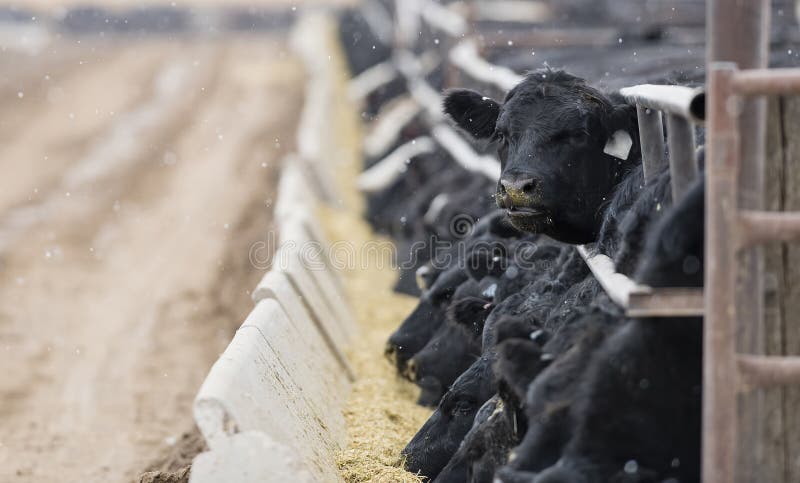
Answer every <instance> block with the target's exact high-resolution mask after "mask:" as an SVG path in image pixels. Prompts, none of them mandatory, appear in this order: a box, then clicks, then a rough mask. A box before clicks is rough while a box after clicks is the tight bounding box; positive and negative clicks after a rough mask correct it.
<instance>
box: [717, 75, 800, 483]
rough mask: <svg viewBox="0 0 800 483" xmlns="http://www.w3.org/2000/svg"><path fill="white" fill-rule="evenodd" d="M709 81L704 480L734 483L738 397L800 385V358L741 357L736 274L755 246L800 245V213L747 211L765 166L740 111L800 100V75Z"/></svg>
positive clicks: (728, 77) (757, 76)
mask: <svg viewBox="0 0 800 483" xmlns="http://www.w3.org/2000/svg"><path fill="white" fill-rule="evenodd" d="M709 79H710V83H709V94H710V98H709V124H708V127H709V131H708V139H709V142H708V159H709V162H708V163H707V179H708V183H707V191H706V207H707V208H706V209H707V215H706V216H707V221H706V223H707V224H706V259H707V261H706V264H707V265H706V283H705V285H706V293H707V297H706V302H705V303H706V319H705V338H704V357H705V372H704V398H703V400H704V418H705V420H704V426H705V431H704V442H703V468H704V470H703V474H704V481H707V482H719V483H723V482H726V483H727V482H731V481H733V480H734V478H735V474H736V473H735V461H736V460H735V458H736V453H737V447H736V443H737V441H738V440H739V436H740V435H739V429H738V427H737V426H738V424H737V423H738V420H739V411H738V409H737V406H738V405H737V397H738V395H739V394H741V393H746V392H748V391H750V390H752V389H755V388H760V387H770V386H777V385H786V384H798V383H800V357H779V356H761V355H752V354H741V353H740V350H739V349H737V331H738V330H739V327H740V324H741V318H740V315H741V314H739V313H738V311H739V310H740V308H739V307H740V306H739V304H737V299H736V297H737V293H739V292H738V291H737V286H736V284H737V282H736V279H737V271H736V270H732V269H731V267H736V266H738V265H739V258H740V256H741V255H742V253H743V251H744V250H745V249H747V248H749V247H751V246H753V245H755V244H761V243H765V242H768V241H773V240H775V241H797V240H800V212H777V213H776V212H767V211H759V210H752V209H744V208H743V207H742V206H741V204H740V202H739V190H740V189H741V188H740V177H741V176H742V171H743V170H742V163H743V161H748V162H751V163H760V162H761V158H756V159H746V158H744V157H743V155H742V154H743V153H742V144H741V143H742V138H743V133H742V132H741V127H740V123H739V116H740V115H741V110H740V109H736V108H735V106H736V105H737V104H739V103H740V102H741V100H742V99H741V96H743V95H747V96H757V95H764V94H769V95H779V94H784V93H800V69H775V70H768V69H758V70H743V71H738V70H737V68H736V64H734V63H731V62H715V63H712V64H711V66H710V70H709ZM748 135H750V134H749V133H748ZM749 295H750V297H754V296H759V295H760V294H759V293H755V294H749ZM731 382H735V384H731Z"/></svg>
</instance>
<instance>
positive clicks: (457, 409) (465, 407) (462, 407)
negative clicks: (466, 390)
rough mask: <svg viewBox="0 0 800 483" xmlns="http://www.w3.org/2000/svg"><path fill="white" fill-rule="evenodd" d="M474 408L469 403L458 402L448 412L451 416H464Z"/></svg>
mask: <svg viewBox="0 0 800 483" xmlns="http://www.w3.org/2000/svg"><path fill="white" fill-rule="evenodd" d="M474 407H475V405H474V404H472V402H471V401H458V402H457V403H455V405H454V406H453V409H451V410H450V415H451V416H454V417H455V416H465V415H467V414H469V413H471V412H472V409H473V408H474Z"/></svg>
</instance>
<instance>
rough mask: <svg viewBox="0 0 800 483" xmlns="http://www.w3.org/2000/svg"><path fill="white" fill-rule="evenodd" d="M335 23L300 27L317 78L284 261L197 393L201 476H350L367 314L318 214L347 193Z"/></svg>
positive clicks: (293, 188) (310, 21) (307, 21)
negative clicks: (347, 459)
mask: <svg viewBox="0 0 800 483" xmlns="http://www.w3.org/2000/svg"><path fill="white" fill-rule="evenodd" d="M327 22H330V19H328V20H325V18H324V17H319V16H313V17H303V18H301V20H300V21H299V22H298V25H297V26H296V27H295V32H294V33H293V36H292V38H293V45H294V48H295V49H296V50H297V52H298V53H299V54H300V56H301V57H302V58H303V60H304V61H305V62H306V65H307V71H308V73H309V76H310V78H309V82H308V86H307V90H306V105H305V106H304V109H303V114H302V116H301V122H300V127H299V132H298V150H299V154H297V155H290V156H287V157H286V158H285V159H284V165H283V172H282V173H281V180H280V182H279V187H278V189H279V193H278V199H277V201H276V204H275V212H274V222H275V223H274V224H275V227H276V230H277V234H278V236H277V240H276V241H277V247H274V248H275V249H276V252H275V254H274V256H273V266H272V269H271V270H270V271H269V272H268V273H267V274H266V275H265V276H264V278H263V279H262V280H261V282H260V283H259V284H258V286H257V287H256V289H255V291H254V292H253V301H254V302H255V308H254V309H253V311H252V312H251V313H250V315H249V316H248V317H247V319H246V320H245V321H244V323H243V324H242V326H241V327H240V328H239V330H238V331H237V332H236V334H235V336H234V337H233V340H232V341H231V343H230V344H229V345H228V348H227V349H226V350H225V352H224V353H223V354H222V356H220V358H219V359H218V360H217V362H216V363H215V364H214V366H213V367H212V368H211V371H210V372H209V374H208V376H207V378H206V380H205V382H204V383H203V385H202V387H201V388H200V391H199V393H198V395H197V397H196V399H195V402H194V408H193V409H194V417H195V422H196V423H197V426H198V427H199V428H200V431H201V433H202V434H203V437H204V438H205V440H206V442H207V443H208V446H209V451H208V452H205V453H202V454H200V455H198V456H197V457H195V459H194V462H193V466H192V472H191V477H190V481H191V482H192V483H210V482H223V481H224V482H232V483H246V482H285V481H299V482H311V481H340V480H341V477H340V475H339V472H338V470H337V467H336V462H335V455H336V453H337V451H339V450H340V449H341V445H342V444H343V443H344V441H345V437H346V429H345V423H344V417H343V414H342V411H341V409H342V407H343V406H344V404H345V402H346V398H347V395H348V393H349V390H350V383H351V382H352V381H353V379H354V373H353V370H352V368H351V367H350V365H349V363H348V361H347V359H346V357H345V351H346V349H347V348H348V346H349V344H350V343H351V341H352V339H353V337H354V336H355V334H356V323H355V319H354V317H353V315H352V313H351V312H350V309H349V305H348V301H347V300H346V297H345V291H344V286H343V284H342V281H341V279H340V278H339V274H338V271H337V270H336V268H335V267H334V265H333V263H332V260H331V257H330V254H329V252H328V250H329V248H330V244H329V243H328V242H327V240H326V239H325V237H324V236H323V234H322V232H321V230H320V229H319V226H318V222H317V221H316V217H315V215H314V208H315V206H316V203H318V202H319V200H323V201H327V202H331V203H336V202H337V194H336V190H335V187H334V186H333V183H330V180H331V179H333V177H332V174H331V173H332V167H331V165H330V162H329V161H330V160H328V159H325V157H326V156H328V155H329V152H330V146H332V143H331V136H332V131H333V130H332V129H330V123H331V119H330V118H331V116H332V114H333V111H332V109H331V108H330V100H331V99H332V97H331V96H332V95H334V90H335V89H334V83H333V79H334V77H333V75H334V73H333V70H332V69H333V67H332V64H331V62H330V59H331V57H330V56H331V55H332V49H331V48H330V47H331V46H330V45H327V37H326V36H325V35H322V34H323V33H324V32H325V31H326V29H329V28H330V25H329V24H328V23H327Z"/></svg>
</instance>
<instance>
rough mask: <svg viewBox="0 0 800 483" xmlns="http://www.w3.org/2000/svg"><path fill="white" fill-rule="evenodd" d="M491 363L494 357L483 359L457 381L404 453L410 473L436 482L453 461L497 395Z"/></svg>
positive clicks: (483, 357) (484, 357)
mask: <svg viewBox="0 0 800 483" xmlns="http://www.w3.org/2000/svg"><path fill="white" fill-rule="evenodd" d="M491 362H492V361H491V357H489V356H482V357H481V358H480V359H478V360H477V361H475V362H474V363H473V364H472V365H471V366H470V368H469V369H467V371H465V372H464V374H462V375H461V376H459V378H458V379H456V382H454V383H453V387H451V388H450V390H449V391H447V393H446V394H445V395H444V397H443V398H442V400H441V401H440V402H439V406H438V407H437V408H436V411H434V413H433V414H432V415H431V417H430V418H429V419H428V421H426V422H425V424H424V425H423V426H422V428H420V430H419V431H418V432H417V434H416V435H415V436H414V438H412V439H411V441H410V442H409V443H408V445H406V447H405V449H403V456H404V457H405V459H406V462H405V467H406V469H407V470H408V471H411V472H413V473H417V472H419V473H420V474H421V475H423V476H425V477H427V478H429V479H431V480H433V479H435V478H436V475H438V474H439V472H440V471H441V470H442V468H444V467H445V465H446V464H447V462H448V461H449V460H450V458H452V457H453V455H454V454H455V452H456V450H457V449H458V446H459V445H460V444H461V441H462V440H463V439H464V436H465V435H466V434H467V432H468V431H469V429H470V428H471V427H472V423H473V420H474V419H475V414H476V413H477V412H478V409H479V408H480V407H481V405H482V404H483V403H485V402H486V401H487V400H489V398H490V397H492V395H493V394H494V392H495V385H494V381H493V378H492V375H491Z"/></svg>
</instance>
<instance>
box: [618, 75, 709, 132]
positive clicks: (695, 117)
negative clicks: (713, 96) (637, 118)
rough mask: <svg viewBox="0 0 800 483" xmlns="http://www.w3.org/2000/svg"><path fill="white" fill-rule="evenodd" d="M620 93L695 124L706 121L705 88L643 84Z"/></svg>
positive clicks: (632, 102) (636, 101) (642, 104)
mask: <svg viewBox="0 0 800 483" xmlns="http://www.w3.org/2000/svg"><path fill="white" fill-rule="evenodd" d="M619 93H620V94H622V96H623V97H624V98H625V99H626V100H627V101H628V102H630V103H631V104H636V105H637V106H642V107H646V108H648V109H656V110H659V111H664V112H665V113H667V114H676V115H678V116H681V117H683V118H686V119H689V120H690V121H692V122H693V123H695V124H701V123H703V122H704V121H705V116H706V113H705V91H704V90H703V89H697V88H691V87H685V86H670V85H655V84H642V85H638V86H632V87H625V88H622V89H620V91H619Z"/></svg>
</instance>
